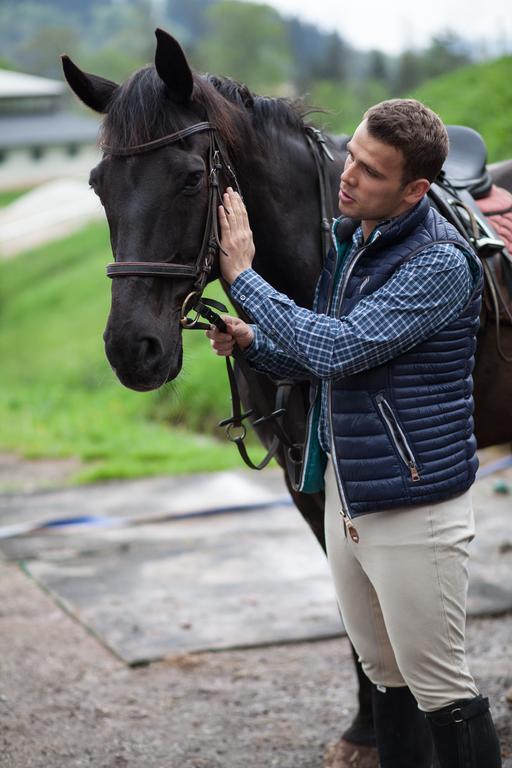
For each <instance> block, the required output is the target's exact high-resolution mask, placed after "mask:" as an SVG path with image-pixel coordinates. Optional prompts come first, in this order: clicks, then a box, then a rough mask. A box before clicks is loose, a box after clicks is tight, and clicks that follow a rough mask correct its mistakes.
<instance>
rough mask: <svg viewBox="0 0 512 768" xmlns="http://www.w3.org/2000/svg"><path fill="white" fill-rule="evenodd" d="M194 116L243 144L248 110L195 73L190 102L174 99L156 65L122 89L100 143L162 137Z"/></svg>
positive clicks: (133, 143) (233, 146) (128, 143)
mask: <svg viewBox="0 0 512 768" xmlns="http://www.w3.org/2000/svg"><path fill="white" fill-rule="evenodd" d="M194 115H195V116H196V117H197V119H198V120H205V119H209V120H210V122H211V123H213V124H214V125H215V126H216V128H217V130H218V132H219V135H220V136H221V138H222V139H223V141H224V142H225V144H226V145H227V146H228V147H230V148H231V149H233V150H235V151H236V149H237V148H239V147H240V146H241V144H242V143H243V142H242V136H241V134H244V133H245V131H244V130H243V122H244V119H245V121H247V117H246V115H245V112H244V110H243V109H241V107H240V106H239V105H236V104H233V103H228V101H227V100H226V99H225V98H224V96H222V95H221V94H220V93H218V92H217V91H216V90H215V88H214V86H213V85H211V84H210V83H209V82H208V81H207V80H206V79H204V78H202V77H200V76H199V75H194V92H193V95H192V100H191V101H190V102H189V103H188V104H187V105H179V104H176V103H174V102H173V101H171V99H170V98H169V97H168V95H167V93H166V88H165V84H164V83H163V81H162V80H161V79H160V77H159V76H158V74H157V72H156V70H155V68H154V67H153V66H152V65H151V66H147V67H144V68H142V69H139V70H138V71H137V72H135V73H134V74H133V75H132V76H131V77H130V78H129V79H128V80H126V82H124V83H123V85H122V86H121V87H120V88H119V90H118V92H117V94H116V96H115V98H114V99H113V101H112V104H111V106H110V108H109V111H108V113H107V115H106V117H105V119H104V121H103V124H102V127H101V142H102V143H103V144H106V145H108V146H115V147H133V146H136V145H138V144H144V143H145V142H148V141H152V140H153V139H159V138H161V137H162V136H166V135H167V134H169V133H174V132H175V131H179V130H181V129H182V128H185V127H187V126H188V125H190V120H191V117H192V118H193V117H194Z"/></svg>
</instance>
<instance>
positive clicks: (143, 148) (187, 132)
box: [100, 122, 215, 157]
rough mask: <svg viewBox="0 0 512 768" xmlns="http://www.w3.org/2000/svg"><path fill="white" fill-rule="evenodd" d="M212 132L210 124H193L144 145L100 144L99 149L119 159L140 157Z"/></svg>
mask: <svg viewBox="0 0 512 768" xmlns="http://www.w3.org/2000/svg"><path fill="white" fill-rule="evenodd" d="M214 130H215V126H214V125H212V124H211V123H208V122H204V123H195V125H189V127H188V128H183V129H182V130H181V131H176V132H175V133H170V134H168V135H167V136H162V138H161V139H154V140H153V141H147V142H146V143H145V144H136V145H135V146H133V147H111V146H110V145H109V144H100V149H102V150H103V152H106V153H107V155H116V156H119V157H128V156H129V155H141V154H142V153H143V152H151V151H152V150H153V149H160V147H165V146H166V145H167V144H174V143H175V142H176V141H179V140H180V139H186V138H187V136H192V134H194V133H199V132H201V131H214Z"/></svg>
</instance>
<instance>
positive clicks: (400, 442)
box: [375, 394, 420, 483]
mask: <svg viewBox="0 0 512 768" xmlns="http://www.w3.org/2000/svg"><path fill="white" fill-rule="evenodd" d="M375 402H376V403H377V407H378V409H379V411H380V412H381V414H382V418H383V419H384V421H385V423H386V424H387V426H388V429H389V432H390V435H391V440H392V442H393V445H394V446H395V448H396V450H397V452H398V455H399V456H400V458H401V459H402V461H403V462H404V464H405V465H406V467H407V468H408V470H409V472H410V475H411V480H412V481H413V483H416V482H418V480H419V479H420V473H419V472H418V466H417V464H416V459H415V457H414V454H413V452H412V449H411V446H410V445H409V441H408V440H407V437H406V436H405V433H404V431H403V429H402V427H401V426H400V424H399V423H398V419H397V418H396V416H395V413H394V411H393V409H392V407H391V405H390V404H389V403H388V401H387V400H386V398H385V397H384V395H381V394H379V395H377V396H376V398H375Z"/></svg>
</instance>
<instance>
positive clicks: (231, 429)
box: [101, 121, 333, 489]
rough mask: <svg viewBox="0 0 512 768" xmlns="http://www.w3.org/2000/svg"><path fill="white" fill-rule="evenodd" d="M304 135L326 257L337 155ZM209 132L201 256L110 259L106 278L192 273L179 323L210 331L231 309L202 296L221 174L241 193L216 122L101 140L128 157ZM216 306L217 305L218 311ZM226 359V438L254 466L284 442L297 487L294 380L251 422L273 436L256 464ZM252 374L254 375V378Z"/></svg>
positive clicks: (215, 239) (319, 138) (255, 386)
mask: <svg viewBox="0 0 512 768" xmlns="http://www.w3.org/2000/svg"><path fill="white" fill-rule="evenodd" d="M306 131H307V132H306V140H307V142H308V145H309V148H310V150H311V152H312V154H313V158H314V161H315V166H316V170H317V175H318V182H319V192H320V208H321V241H322V254H323V256H324V258H325V255H326V254H327V251H328V249H329V245H330V225H329V218H328V214H329V212H328V204H327V199H328V197H329V193H330V185H329V181H328V174H327V171H326V168H325V160H326V159H328V160H330V161H332V160H333V157H332V155H331V153H330V151H329V149H328V148H327V145H326V142H325V139H324V137H323V134H322V133H321V131H319V130H318V129H316V128H312V127H310V126H308V127H307V129H306ZM205 132H208V134H209V149H208V209H207V215H206V223H205V229H204V233H203V239H202V244H201V248H200V250H199V254H198V257H197V259H196V262H195V264H193V265H192V264H172V263H170V262H160V261H155V262H151V261H115V262H113V263H111V264H107V268H106V270H107V277H110V278H112V279H113V278H117V277H183V278H190V279H191V278H194V280H195V281H194V285H193V289H192V291H191V292H190V293H189V294H188V295H187V297H186V298H185V301H184V302H183V305H182V307H181V312H180V324H181V325H182V327H183V328H184V329H185V330H208V329H209V328H210V327H211V325H215V326H216V327H217V328H218V329H219V330H220V331H225V330H226V324H225V323H224V321H223V320H222V318H221V317H220V315H219V314H218V312H223V313H227V311H228V309H227V307H226V306H224V304H221V303H220V302H218V301H214V300H213V299H207V298H204V297H203V296H202V293H203V290H204V288H205V286H206V283H207V281H208V277H209V275H210V273H211V270H212V267H213V265H214V262H215V257H216V256H217V254H218V252H219V250H221V249H222V246H221V244H220V239H219V228H218V220H217V207H218V206H219V205H221V204H222V193H221V191H220V182H219V178H220V175H221V173H222V174H223V175H224V177H225V178H226V179H227V180H229V183H230V184H231V185H232V186H233V187H234V188H235V189H236V190H237V191H238V193H239V194H241V192H240V185H239V184H238V180H237V177H236V174H235V172H234V170H233V168H232V165H231V162H230V160H229V156H228V154H227V151H226V149H225V148H224V147H223V145H222V143H221V141H220V140H219V137H218V135H217V131H216V128H215V126H214V125H213V124H212V123H210V122H206V121H205V122H201V123H195V124H194V125H191V126H189V127H188V128H184V129H183V130H181V131H176V132H175V133H171V134H168V135H167V136H163V137H162V138H160V139H155V140H154V141H148V142H146V143H144V144H138V145H135V146H133V147H121V148H118V147H111V146H109V145H106V144H103V145H102V146H101V148H102V149H103V151H104V152H105V153H107V154H109V155H113V156H117V157H129V156H131V155H140V154H143V153H145V152H152V151H155V150H157V149H161V148H162V147H165V146H168V145H170V144H175V143H176V142H178V141H181V140H183V139H186V138H188V137H189V136H192V135H194V134H196V133H205ZM215 310H218V312H216V311H215ZM192 311H193V312H195V316H194V317H193V318H192V319H191V318H189V317H188V313H189V312H192ZM200 317H202V318H204V319H205V320H207V321H208V322H207V323H202V322H200V320H199V318H200ZM232 356H233V358H234V360H235V362H236V364H237V367H238V368H239V369H240V370H241V371H242V373H243V375H244V378H245V379H246V381H247V382H249V381H251V390H252V392H253V394H254V395H256V397H258V398H259V399H260V400H261V401H262V402H265V401H266V399H267V398H266V396H265V393H264V392H263V389H262V388H261V386H260V384H259V382H258V380H257V376H254V375H252V377H251V373H252V374H254V372H253V371H251V369H250V366H249V364H248V363H247V361H246V360H245V358H244V356H243V353H242V351H241V350H240V349H239V348H238V347H236V345H235V347H234V349H233V352H232ZM225 360H226V370H227V375H228V381H229V386H230V390H231V404H232V415H231V416H230V417H229V418H227V419H223V420H222V421H221V422H219V426H223V427H226V434H227V437H228V439H229V440H230V441H231V442H233V443H235V445H236V446H237V448H238V451H239V453H240V456H241V457H242V459H243V461H244V462H245V464H246V465H247V466H248V467H250V468H251V469H256V470H260V469H263V468H264V467H266V466H267V464H268V463H269V462H270V461H271V459H272V458H273V457H274V456H275V455H276V453H277V451H278V450H279V448H280V447H281V446H283V447H284V448H285V449H286V451H285V454H284V458H285V463H286V468H287V472H288V476H289V478H290V482H291V483H292V486H293V487H294V488H295V489H297V487H298V481H299V474H300V466H301V460H302V447H303V446H302V444H298V443H294V442H293V441H292V440H290V438H289V437H288V435H287V434H286V431H285V430H284V428H283V424H282V417H283V416H284V415H285V413H286V411H287V404H288V398H289V396H290V393H291V390H292V388H293V385H294V382H292V381H288V380H286V381H284V380H283V381H278V382H276V386H277V390H276V396H275V403H274V407H273V409H272V412H271V413H270V414H269V415H268V416H262V417H260V418H258V419H256V420H255V421H253V422H252V425H253V426H255V427H257V426H259V425H260V426H261V425H263V424H264V423H268V424H269V426H270V428H271V430H272V432H273V437H272V441H271V444H270V447H269V448H268V451H267V453H266V455H265V456H264V458H263V459H262V460H261V462H260V463H259V464H255V463H254V462H253V461H252V460H251V459H250V457H249V455H248V453H247V449H246V447H245V443H244V440H245V437H246V435H247V429H246V426H245V424H244V420H245V419H247V418H249V417H250V416H252V414H253V411H252V410H249V411H245V412H244V411H243V409H242V403H241V398H240V392H239V388H238V383H237V380H236V374H235V370H234V368H233V365H232V363H231V360H230V358H229V357H226V358H225ZM250 377H251V378H250Z"/></svg>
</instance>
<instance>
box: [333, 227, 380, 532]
mask: <svg viewBox="0 0 512 768" xmlns="http://www.w3.org/2000/svg"><path fill="white" fill-rule="evenodd" d="M380 236H381V233H380V231H377V232H376V234H375V237H374V238H373V240H372V241H371V242H372V243H374V242H375V240H377V238H379V237H380ZM368 245H370V243H366V244H365V245H363V246H362V247H361V248H360V249H359V250H358V251H356V253H355V254H354V256H353V258H352V261H351V262H350V264H349V265H348V267H347V272H346V275H345V277H344V279H343V283H342V286H341V291H340V295H339V300H338V302H337V306H340V307H341V304H342V302H343V296H344V293H345V291H346V288H347V285H348V281H349V279H350V275H351V274H352V272H353V270H354V267H355V265H356V263H357V261H359V258H360V256H361V255H362V254H363V253H364V252H365V250H366V249H367V247H368ZM334 282H335V280H334V279H333V281H332V284H331V290H330V292H329V299H328V304H327V313H329V312H330V309H331V302H332V295H333V292H334ZM337 306H335V307H334V316H335V317H336V316H337ZM328 386H329V391H328V393H327V403H328V406H329V427H330V433H331V456H332V464H333V467H334V476H335V477H336V483H337V485H338V492H339V494H340V500H341V510H340V514H341V517H342V518H343V526H344V529H345V536H346V535H347V531H348V533H349V536H350V538H351V539H352V541H353V542H354V543H355V544H357V543H358V542H359V533H358V531H357V528H356V527H355V525H354V523H353V522H352V515H351V514H350V507H349V503H348V500H347V497H346V495H345V489H344V488H343V482H342V480H341V477H340V473H339V471H338V462H337V461H336V450H335V446H334V430H333V425H332V379H329V384H328Z"/></svg>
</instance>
